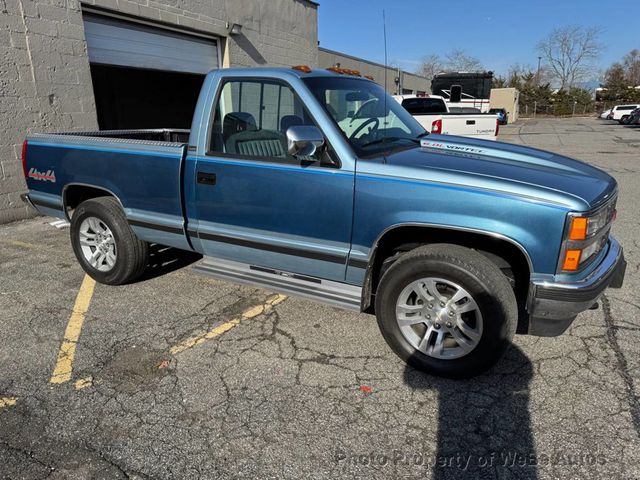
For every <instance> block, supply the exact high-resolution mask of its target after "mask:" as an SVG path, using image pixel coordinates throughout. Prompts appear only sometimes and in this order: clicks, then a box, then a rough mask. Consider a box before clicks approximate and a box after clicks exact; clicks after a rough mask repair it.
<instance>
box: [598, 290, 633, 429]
mask: <svg viewBox="0 0 640 480" xmlns="http://www.w3.org/2000/svg"><path fill="white" fill-rule="evenodd" d="M602 309H603V311H604V321H605V324H606V325H607V342H608V343H609V345H610V346H611V349H612V350H613V352H614V354H615V356H616V360H617V362H618V366H617V370H618V372H619V373H620V375H621V376H622V379H623V380H624V384H625V388H626V397H627V403H628V404H629V413H630V414H631V420H632V422H633V428H634V429H635V431H636V435H638V438H639V439H640V398H639V397H638V395H637V394H636V390H635V384H634V381H633V377H632V376H631V373H630V372H629V364H628V362H627V359H626V357H625V356H624V353H622V349H621V348H620V344H619V343H618V335H617V332H618V328H617V326H616V324H615V322H614V318H613V314H612V313H611V304H610V303H609V299H608V298H607V296H606V295H603V296H602Z"/></svg>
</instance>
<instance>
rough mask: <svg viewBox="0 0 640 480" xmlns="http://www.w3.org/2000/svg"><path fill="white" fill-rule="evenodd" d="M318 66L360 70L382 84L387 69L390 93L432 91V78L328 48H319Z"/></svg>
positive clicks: (423, 92)
mask: <svg viewBox="0 0 640 480" xmlns="http://www.w3.org/2000/svg"><path fill="white" fill-rule="evenodd" d="M318 66H319V67H320V68H329V67H342V68H350V69H353V70H358V71H359V72H360V73H361V74H362V75H369V76H371V77H373V80H374V81H376V82H377V83H379V84H380V85H383V84H384V74H385V69H386V72H387V91H388V92H389V93H391V94H393V95H396V94H425V93H430V92H431V80H429V79H427V78H425V77H421V76H420V75H416V74H415V73H410V72H405V71H404V70H400V69H397V68H393V67H385V66H384V65H383V64H381V63H376V62H371V61H369V60H365V59H362V58H358V57H353V56H351V55H347V54H345V53H340V52H336V51H334V50H328V49H326V48H318Z"/></svg>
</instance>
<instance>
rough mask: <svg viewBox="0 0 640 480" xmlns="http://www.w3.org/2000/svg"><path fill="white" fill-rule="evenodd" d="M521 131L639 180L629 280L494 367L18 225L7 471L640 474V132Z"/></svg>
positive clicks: (583, 127) (634, 191)
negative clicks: (112, 280)
mask: <svg viewBox="0 0 640 480" xmlns="http://www.w3.org/2000/svg"><path fill="white" fill-rule="evenodd" d="M501 130H502V133H501V140H503V141H508V142H515V143H522V144H526V145H530V146H535V147H538V148H543V149H548V150H553V151H556V152H558V153H563V154H568V155H571V156H574V157H577V158H580V159H583V160H586V161H588V162H590V163H592V164H594V165H597V166H599V167H601V168H603V169H604V170H606V171H608V172H610V173H611V174H612V175H614V176H615V177H616V178H617V180H618V182H619V184H620V199H619V201H618V220H617V222H616V225H615V227H614V233H615V234H616V235H617V236H618V237H619V239H620V240H621V242H622V244H623V245H624V247H625V253H626V256H627V260H628V262H629V266H628V269H627V277H626V282H625V286H624V288H622V289H621V290H610V291H608V292H607V293H606V297H605V298H604V299H603V301H602V302H601V308H600V309H599V310H594V311H588V312H586V313H584V314H582V315H580V316H579V317H578V319H577V320H576V322H575V323H574V324H573V326H572V328H571V330H570V331H569V332H568V333H567V334H565V335H564V336H562V337H558V338H529V337H517V338H516V341H515V345H514V346H513V348H512V349H511V351H510V352H509V353H508V354H507V356H506V358H505V359H504V360H503V361H502V362H501V363H500V364H499V365H498V366H497V367H495V368H494V369H493V370H491V371H490V372H489V373H487V374H485V375H482V376H480V377H477V378H475V379H472V380H467V381H449V380H442V379H437V378H433V377H428V376H425V375H423V374H421V373H419V372H416V371H414V370H412V369H410V368H408V367H405V365H404V364H403V363H402V362H401V361H400V360H399V359H398V358H397V357H396V356H395V355H394V354H392V353H391V352H390V350H389V349H388V348H387V346H386V344H385V343H384V341H383V339H382V337H381V335H380V334H379V331H378V327H377V325H376V322H375V319H374V318H373V317H371V316H367V315H359V314H354V313H349V312H344V311H341V310H337V309H333V308H330V307H325V306H319V305H317V304H314V303H311V302H308V301H305V300H299V299H296V298H291V297H284V296H280V295H276V294H274V293H273V292H267V291H263V290H258V289H253V288H248V287H241V286H237V285H233V284H230V283H225V282H220V281H215V280H210V279H207V278H205V277H201V276H198V275H195V274H194V273H192V272H191V270H190V268H189V264H190V263H192V262H194V261H196V260H197V258H195V257H190V256H186V255H179V256H175V254H174V252H172V251H157V252H156V259H158V260H163V261H162V262H160V261H158V262H157V263H166V261H167V260H171V261H170V262H169V263H168V265H165V266H164V267H157V268H154V269H152V271H151V272H150V273H149V274H148V275H147V276H146V277H145V278H144V279H143V281H140V282H137V283H135V284H133V285H128V286H123V287H107V286H104V285H94V284H93V282H91V281H88V280H86V279H85V276H84V273H83V272H82V270H81V269H80V267H79V266H78V265H77V263H76V260H75V257H74V256H73V253H72V251H71V247H70V245H69V240H68V229H58V228H55V227H53V226H51V225H49V222H51V221H52V219H50V218H43V217H39V218H35V219H32V220H29V221H24V222H18V223H14V224H10V225H3V226H0V272H1V276H0V278H1V284H0V332H1V336H0V338H1V340H0V372H1V374H0V477H1V478H11V479H13V478H16V479H17V478H27V479H37V478H45V477H48V478H56V479H57V478H78V479H83V478H108V479H113V478H216V479H217V478H296V479H299V478H336V477H338V476H341V475H343V476H347V477H362V478H437V479H447V478H526V479H555V478H562V479H565V478H573V479H602V478H613V479H621V480H631V479H638V478H640V437H639V436H640V355H639V353H640V319H639V318H638V313H639V312H640V295H639V294H637V293H636V292H637V290H636V287H640V276H639V275H638V269H639V268H640V243H639V240H638V238H640V226H639V225H638V218H639V217H638V210H637V209H638V208H639V206H640V189H639V188H638V185H639V184H640V165H638V162H639V161H640V156H639V155H638V154H639V152H640V128H625V127H621V126H619V125H617V124H614V123H611V122H603V121H599V120H596V119H593V118H576V119H529V120H523V121H521V122H519V123H518V124H516V125H512V126H506V127H502V129H501Z"/></svg>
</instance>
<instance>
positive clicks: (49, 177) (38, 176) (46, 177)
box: [28, 167, 56, 183]
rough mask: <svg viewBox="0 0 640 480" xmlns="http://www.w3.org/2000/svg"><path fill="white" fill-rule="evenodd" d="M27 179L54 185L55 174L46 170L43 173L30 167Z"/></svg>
mask: <svg viewBox="0 0 640 480" xmlns="http://www.w3.org/2000/svg"><path fill="white" fill-rule="evenodd" d="M28 177H29V178H33V179H34V180H42V181H44V182H52V183H56V172H54V171H53V170H47V171H46V172H45V173H43V172H39V171H38V170H37V169H35V168H33V167H32V168H31V169H30V170H29V173H28Z"/></svg>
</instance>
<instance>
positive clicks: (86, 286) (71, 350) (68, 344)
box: [51, 275, 96, 383]
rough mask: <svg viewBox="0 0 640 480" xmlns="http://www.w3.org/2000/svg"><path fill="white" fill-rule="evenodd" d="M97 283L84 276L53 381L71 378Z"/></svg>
mask: <svg viewBox="0 0 640 480" xmlns="http://www.w3.org/2000/svg"><path fill="white" fill-rule="evenodd" d="M95 285H96V282H95V280H94V279H93V278H91V277H90V276H89V275H85V276H84V280H83V281H82V285H81V286H80V291H79V292H78V296H77V297H76V303H75V305H74V306H73V312H72V313H71V317H70V318H69V323H68V324H67V329H66V330H65V332H64V340H62V345H60V351H59V352H58V360H57V361H56V367H55V369H54V370H53V375H51V383H64V382H68V381H69V380H71V372H72V370H73V359H74V357H75V355H76V345H77V344H78V338H80V331H81V330H82V324H83V323H84V317H85V315H86V314H87V310H88V309H89V304H90V303H91V297H92V296H93V289H94V287H95Z"/></svg>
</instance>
